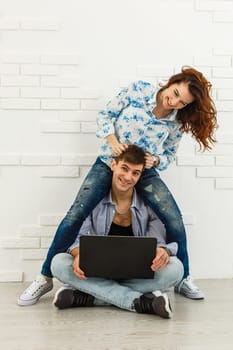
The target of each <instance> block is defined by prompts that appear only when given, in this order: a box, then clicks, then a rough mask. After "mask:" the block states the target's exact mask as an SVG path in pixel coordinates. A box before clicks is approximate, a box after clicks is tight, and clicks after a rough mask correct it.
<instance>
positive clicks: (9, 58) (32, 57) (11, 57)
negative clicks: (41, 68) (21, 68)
mask: <svg viewBox="0 0 233 350" xmlns="http://www.w3.org/2000/svg"><path fill="white" fill-rule="evenodd" d="M0 61H1V62H3V63H39V62H40V56H39V55H36V54H30V53H29V54H27V53H12V52H8V53H1V55H0Z"/></svg>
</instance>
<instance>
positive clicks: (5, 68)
mask: <svg viewBox="0 0 233 350" xmlns="http://www.w3.org/2000/svg"><path fill="white" fill-rule="evenodd" d="M0 74H5V75H8V74H9V75H12V74H15V75H17V74H19V65H18V64H7V63H1V64H0Z"/></svg>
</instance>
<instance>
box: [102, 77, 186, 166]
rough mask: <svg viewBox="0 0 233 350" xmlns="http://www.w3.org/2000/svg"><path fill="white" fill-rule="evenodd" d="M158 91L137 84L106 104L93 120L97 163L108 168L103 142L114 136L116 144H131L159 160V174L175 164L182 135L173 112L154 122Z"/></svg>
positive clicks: (109, 156)
mask: <svg viewBox="0 0 233 350" xmlns="http://www.w3.org/2000/svg"><path fill="white" fill-rule="evenodd" d="M157 92H158V89H157V88H156V87H155V86H153V85H152V84H150V83H148V82H144V81H137V82H134V83H132V84H131V85H129V86H128V87H127V88H124V89H122V90H121V91H120V93H119V94H118V95H117V96H116V97H115V98H113V99H112V100H110V101H109V103H108V104H107V106H106V109H104V110H101V111H100V112H99V116H98V117H97V127H98V129H97V133H96V135H97V137H99V138H103V139H104V140H103V144H102V145H101V147H100V159H101V160H102V161H103V162H105V163H106V164H107V165H109V166H110V164H111V161H112V159H113V156H112V150H111V147H110V145H109V143H108V142H107V140H106V139H105V138H106V136H108V135H110V134H115V135H116V137H117V139H118V141H119V142H120V143H125V144H135V145H137V146H138V147H140V148H142V149H143V150H144V151H145V152H148V153H149V154H151V155H152V156H159V158H160V164H159V166H158V167H157V169H159V170H165V169H166V168H167V167H168V165H169V164H170V163H171V162H173V161H174V160H175V155H176V152H177V148H178V145H179V142H180V140H181V137H182V132H181V131H180V130H179V128H180V124H179V123H178V121H177V119H176V115H177V111H176V110H174V111H172V112H171V113H170V114H169V115H168V116H167V117H166V118H161V119H159V118H156V116H155V115H154V114H153V113H152V112H153V109H154V108H155V106H156V94H157Z"/></svg>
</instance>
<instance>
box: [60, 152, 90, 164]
mask: <svg viewBox="0 0 233 350" xmlns="http://www.w3.org/2000/svg"><path fill="white" fill-rule="evenodd" d="M96 157H97V154H84V155H81V154H66V155H62V156H61V159H62V161H61V162H62V164H63V165H91V164H93V162H94V161H95V159H96Z"/></svg>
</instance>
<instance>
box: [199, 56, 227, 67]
mask: <svg viewBox="0 0 233 350" xmlns="http://www.w3.org/2000/svg"><path fill="white" fill-rule="evenodd" d="M194 65H195V66H207V67H208V66H210V67H212V66H214V67H227V66H228V67H230V66H231V57H224V56H203V57H199V56H198V57H194Z"/></svg>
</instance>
